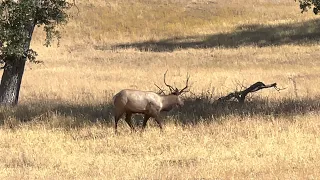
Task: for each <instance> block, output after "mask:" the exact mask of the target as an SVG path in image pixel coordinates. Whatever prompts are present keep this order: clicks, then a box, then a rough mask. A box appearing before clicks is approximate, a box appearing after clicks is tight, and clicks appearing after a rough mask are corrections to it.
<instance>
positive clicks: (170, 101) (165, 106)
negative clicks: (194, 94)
mask: <svg viewBox="0 0 320 180" xmlns="http://www.w3.org/2000/svg"><path fill="white" fill-rule="evenodd" d="M161 97H162V111H170V110H171V109H172V108H173V107H174V106H175V105H176V104H178V98H179V97H178V96H177V95H163V96H161Z"/></svg>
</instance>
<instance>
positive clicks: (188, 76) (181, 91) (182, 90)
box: [179, 74, 190, 94]
mask: <svg viewBox="0 0 320 180" xmlns="http://www.w3.org/2000/svg"><path fill="white" fill-rule="evenodd" d="M189 78H190V75H189V74H187V81H186V87H184V88H183V89H181V90H180V91H179V94H182V93H183V92H188V91H184V90H185V89H187V88H188V87H189V86H188V84H189Z"/></svg>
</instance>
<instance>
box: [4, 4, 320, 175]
mask: <svg viewBox="0 0 320 180" xmlns="http://www.w3.org/2000/svg"><path fill="white" fill-rule="evenodd" d="M77 5H78V7H79V10H80V13H79V14H78V13H77V11H76V9H72V10H71V12H70V13H72V15H73V19H71V20H70V23H69V24H68V25H67V26H65V27H63V28H62V29H61V30H62V32H63V39H62V42H61V46H60V47H56V46H55V45H53V47H51V48H45V47H43V46H42V44H43V41H42V40H43V33H42V32H41V29H36V32H35V35H34V39H33V42H32V48H33V49H34V50H36V51H38V53H39V57H38V60H42V61H44V64H30V63H28V64H27V67H26V70H25V74H24V78H23V82H22V87H21V94H20V105H19V106H18V107H15V108H4V107H2V108H0V118H1V119H0V122H1V123H2V125H1V127H0V136H1V137H2V138H1V140H0V169H1V170H0V171H1V172H0V179H91V178H97V179H201V178H202V179H317V178H318V177H319V175H320V174H319V172H320V167H319V165H318V162H319V160H320V159H319V157H318V154H319V153H320V152H319V147H320V146H319V145H320V139H319V137H320V136H319V132H320V131H319V130H320V129H319V128H320V124H319V117H320V116H319V113H318V112H319V109H320V103H319V101H318V99H319V97H320V91H319V85H318V82H319V77H320V73H319V72H320V66H319V65H320V62H319V60H318V58H317V57H319V51H318V49H319V48H318V45H319V43H318V40H317V38H318V37H319V32H318V30H317V29H316V27H318V25H319V22H318V19H317V17H316V16H314V15H312V14H311V13H309V14H300V13H299V8H298V4H297V3H295V2H294V1H291V0H284V1H267V0H250V1H244V0H231V1H209V0H194V1H186V0H179V1H178V0H172V1H168V0H161V1H153V0H152V1H146V0H136V1H129V0H117V1H115V0H111V1H102V0H95V1H92V0H87V1H84V0H81V1H77ZM167 69H168V70H169V71H168V75H167V80H168V82H170V83H171V84H174V85H175V86H177V87H183V86H184V82H185V78H186V74H187V72H188V73H189V74H190V75H191V79H190V82H191V84H192V87H191V92H192V93H193V94H191V93H189V94H186V95H185V96H184V98H185V106H184V108H183V109H180V110H174V111H172V112H170V113H167V114H164V115H163V117H164V123H165V130H164V132H163V133H160V131H159V129H158V127H157V126H156V124H155V123H154V122H153V120H150V122H149V126H148V128H147V130H146V131H145V132H143V133H141V132H138V133H133V134H131V133H130V131H129V128H128V126H127V125H126V124H125V123H124V121H120V122H121V123H120V127H119V131H120V135H119V136H115V135H114V132H113V128H112V127H113V118H112V113H111V111H112V105H111V99H112V96H113V95H114V94H115V93H116V92H117V91H119V90H121V89H124V88H134V89H141V90H154V91H156V90H157V88H156V87H155V86H154V85H153V84H154V83H157V84H158V85H160V86H162V87H163V85H162V80H163V79H162V77H163V73H164V72H165V71H166V70H167ZM256 81H263V82H265V83H273V82H277V83H278V85H279V87H283V88H286V89H285V90H282V91H280V92H278V91H276V90H274V89H265V90H262V91H259V92H256V93H255V94H254V95H253V96H252V97H250V98H249V99H248V100H250V101H248V102H247V103H246V104H245V105H243V106H242V105H238V104H236V103H232V102H230V103H225V104H219V103H217V102H215V100H216V99H217V98H218V97H220V96H222V95H225V94H227V93H229V92H231V91H234V90H236V88H240V87H239V84H242V85H245V86H249V85H251V84H252V83H254V82H256ZM135 120H141V117H135Z"/></svg>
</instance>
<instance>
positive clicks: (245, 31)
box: [96, 19, 320, 52]
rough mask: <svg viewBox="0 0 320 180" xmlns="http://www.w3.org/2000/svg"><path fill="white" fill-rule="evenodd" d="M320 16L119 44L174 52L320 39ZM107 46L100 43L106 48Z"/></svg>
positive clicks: (271, 44) (275, 44) (305, 41)
mask: <svg viewBox="0 0 320 180" xmlns="http://www.w3.org/2000/svg"><path fill="white" fill-rule="evenodd" d="M319 27H320V19H314V20H309V21H306V22H299V23H291V24H280V25H260V24H252V25H243V26H238V27H237V28H236V29H235V30H234V31H233V32H230V33H218V34H213V35H203V36H189V37H174V38H169V39H163V40H159V41H152V40H151V41H145V42H137V43H127V44H117V45H114V46H112V48H113V49H118V48H135V49H138V50H140V51H153V52H167V51H168V52H171V51H174V50H176V49H188V48H194V49H205V48H215V47H224V48H237V47H240V46H252V45H254V46H258V47H265V46H278V45H284V44H306V43H318V42H319V38H320V31H319ZM106 48H108V47H107V46H105V47H104V46H97V47H96V49H99V50H104V49H106Z"/></svg>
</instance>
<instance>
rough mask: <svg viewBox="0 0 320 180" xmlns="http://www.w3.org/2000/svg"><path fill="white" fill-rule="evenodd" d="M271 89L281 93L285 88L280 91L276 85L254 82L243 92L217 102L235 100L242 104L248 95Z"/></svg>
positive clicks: (237, 92)
mask: <svg viewBox="0 0 320 180" xmlns="http://www.w3.org/2000/svg"><path fill="white" fill-rule="evenodd" d="M271 87H273V88H275V89H276V90H277V91H281V90H283V89H285V88H282V89H280V88H278V87H277V83H272V84H268V85H265V84H264V83H263V82H256V83H254V84H252V85H251V86H250V87H248V88H246V89H245V90H243V91H235V92H233V93H230V94H228V95H226V96H223V97H220V98H219V99H218V101H228V100H230V99H237V100H238V102H239V103H244V100H245V98H246V96H247V95H248V94H249V93H253V92H256V91H259V90H261V89H265V88H271Z"/></svg>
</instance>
